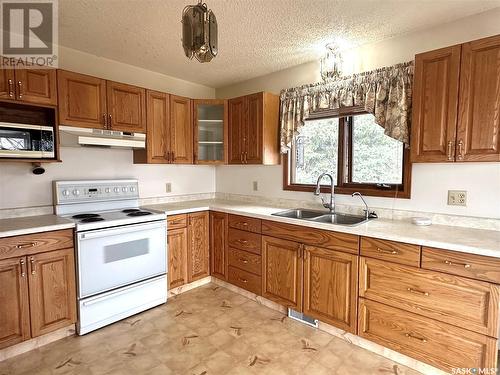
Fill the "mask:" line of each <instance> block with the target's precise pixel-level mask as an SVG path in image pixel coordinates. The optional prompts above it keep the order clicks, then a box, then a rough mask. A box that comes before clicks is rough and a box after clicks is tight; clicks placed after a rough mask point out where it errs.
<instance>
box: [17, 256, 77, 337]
mask: <svg viewBox="0 0 500 375" xmlns="http://www.w3.org/2000/svg"><path fill="white" fill-rule="evenodd" d="M73 253H74V250H73V249H64V250H56V251H51V252H48V253H41V254H35V255H32V256H28V258H27V259H28V273H29V295H30V313H31V335H32V337H37V336H40V335H43V334H45V333H48V332H51V331H54V330H56V329H58V328H62V327H66V326H68V325H70V324H72V323H75V322H76V292H75V291H76V288H75V260H74V255H73Z"/></svg>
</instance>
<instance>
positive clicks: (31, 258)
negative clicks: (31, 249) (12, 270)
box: [30, 257, 36, 275]
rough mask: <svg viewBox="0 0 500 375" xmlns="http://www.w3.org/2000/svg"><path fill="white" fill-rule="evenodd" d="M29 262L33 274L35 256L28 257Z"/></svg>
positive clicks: (34, 271)
mask: <svg viewBox="0 0 500 375" xmlns="http://www.w3.org/2000/svg"><path fill="white" fill-rule="evenodd" d="M30 264H31V274H32V275H34V274H35V273H36V270H35V258H33V257H30Z"/></svg>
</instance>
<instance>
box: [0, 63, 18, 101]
mask: <svg viewBox="0 0 500 375" xmlns="http://www.w3.org/2000/svg"><path fill="white" fill-rule="evenodd" d="M14 81H15V78H14V69H0V99H9V100H14V99H15V98H16V90H15V82H14Z"/></svg>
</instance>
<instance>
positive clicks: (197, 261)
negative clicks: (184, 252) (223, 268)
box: [187, 211, 210, 282]
mask: <svg viewBox="0 0 500 375" xmlns="http://www.w3.org/2000/svg"><path fill="white" fill-rule="evenodd" d="M187 270H188V282H192V281H195V280H198V279H202V278H204V277H206V276H209V275H210V263H209V215H208V211H204V212H195V213H192V214H189V217H188V261H187Z"/></svg>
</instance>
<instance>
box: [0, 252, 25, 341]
mask: <svg viewBox="0 0 500 375" xmlns="http://www.w3.org/2000/svg"><path fill="white" fill-rule="evenodd" d="M0 285H1V287H0V349H1V348H5V347H7V346H10V345H14V344H17V343H19V342H21V341H24V340H27V339H29V338H30V312H29V297H28V275H27V265H26V257H20V258H19V257H18V258H10V259H4V260H0Z"/></svg>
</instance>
